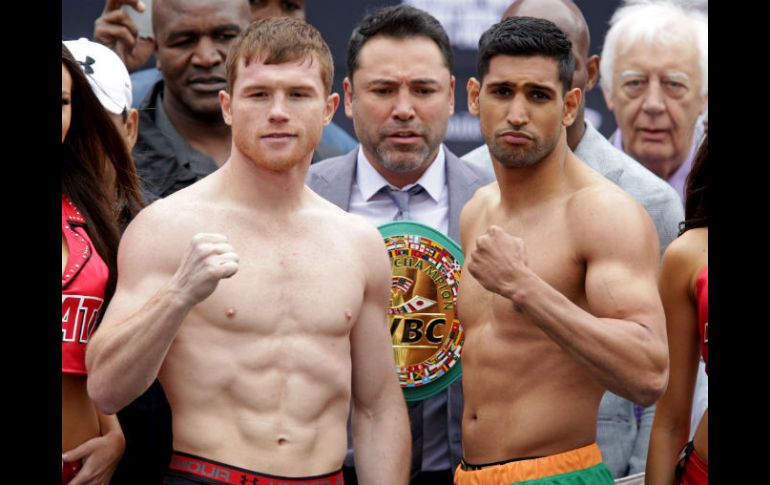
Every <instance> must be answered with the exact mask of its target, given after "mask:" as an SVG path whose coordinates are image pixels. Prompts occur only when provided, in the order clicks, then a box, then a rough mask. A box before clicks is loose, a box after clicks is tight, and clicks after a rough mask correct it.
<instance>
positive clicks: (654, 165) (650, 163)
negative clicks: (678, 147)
mask: <svg viewBox="0 0 770 485" xmlns="http://www.w3.org/2000/svg"><path fill="white" fill-rule="evenodd" d="M685 158H687V157H686V156H685ZM685 158H681V159H673V158H669V159H666V160H647V161H645V162H644V163H643V165H644V166H645V167H647V168H648V169H649V170H650V172H652V173H654V174H655V175H657V176H658V177H660V178H662V179H663V180H668V179H670V178H671V177H672V176H673V175H674V174H675V173H676V171H677V170H679V167H681V166H682V164H683V163H684V160H685Z"/></svg>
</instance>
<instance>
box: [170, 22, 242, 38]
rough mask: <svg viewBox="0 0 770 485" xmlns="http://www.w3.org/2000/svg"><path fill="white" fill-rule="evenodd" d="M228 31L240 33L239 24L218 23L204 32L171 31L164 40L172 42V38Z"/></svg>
mask: <svg viewBox="0 0 770 485" xmlns="http://www.w3.org/2000/svg"><path fill="white" fill-rule="evenodd" d="M229 31H235V32H238V33H240V32H241V26H240V25H238V24H225V25H218V26H216V27H214V28H213V29H212V30H211V31H206V32H199V31H197V30H178V31H176V32H171V33H170V34H168V36H166V42H173V41H174V40H176V39H178V38H180V37H201V36H203V35H208V34H209V33H210V34H211V35H218V34H221V33H224V32H229Z"/></svg>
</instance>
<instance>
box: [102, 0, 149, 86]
mask: <svg viewBox="0 0 770 485" xmlns="http://www.w3.org/2000/svg"><path fill="white" fill-rule="evenodd" d="M123 5H130V6H131V7H133V8H134V9H135V10H137V11H139V12H144V9H145V8H146V7H145V5H144V3H142V2H141V0H107V1H106V3H105V4H104V11H103V12H102V15H101V17H99V18H98V19H96V21H95V22H94V40H95V41H96V42H99V43H101V44H104V45H106V46H107V47H109V48H110V49H112V50H113V51H115V53H116V54H118V56H119V57H120V58H121V59H122V60H123V64H125V65H126V69H128V72H133V71H136V70H137V69H139V68H140V67H142V66H143V65H144V64H145V63H146V62H147V60H148V59H149V58H150V56H151V55H152V52H153V50H154V49H155V42H154V40H153V38H140V37H139V35H138V31H137V29H136V25H135V24H134V21H133V20H131V18H130V17H129V16H128V14H126V12H124V11H123V10H122V9H121V7H122V6H123Z"/></svg>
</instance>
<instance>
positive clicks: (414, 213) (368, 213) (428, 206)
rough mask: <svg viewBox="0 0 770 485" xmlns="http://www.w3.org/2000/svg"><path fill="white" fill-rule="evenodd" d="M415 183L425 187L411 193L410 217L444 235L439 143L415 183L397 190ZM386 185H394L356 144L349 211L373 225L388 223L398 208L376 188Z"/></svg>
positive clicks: (443, 167) (442, 158) (442, 160)
mask: <svg viewBox="0 0 770 485" xmlns="http://www.w3.org/2000/svg"><path fill="white" fill-rule="evenodd" d="M417 184H420V185H421V186H422V188H423V189H425V190H424V191H423V192H421V193H419V194H417V195H413V196H412V197H411V198H410V200H409V213H410V214H411V220H414V221H416V222H421V223H423V224H425V225H428V226H430V227H433V228H435V229H437V230H439V231H440V232H442V233H443V234H447V232H449V191H448V190H447V185H446V154H445V153H444V146H443V145H439V150H438V153H437V154H436V159H435V160H434V161H433V163H431V164H430V166H429V167H428V169H427V170H425V173H423V174H422V176H421V177H420V178H419V179H418V180H417V182H415V183H413V184H407V185H405V186H404V187H401V189H400V190H409V189H410V188H411V187H413V186H415V185H417ZM386 185H389V186H391V187H393V188H397V187H395V186H393V185H392V184H389V183H388V181H387V180H385V177H383V176H382V175H380V173H379V172H378V171H377V170H376V169H375V168H374V167H373V166H372V164H371V163H369V161H368V160H367V159H366V155H364V151H363V149H362V148H361V146H360V145H359V147H358V158H357V160H356V177H355V179H354V180H353V187H352V190H351V193H350V211H349V212H350V213H351V214H357V215H359V216H363V217H364V218H365V219H366V220H367V221H369V222H370V223H372V224H374V225H375V226H379V225H381V224H384V223H386V222H391V221H392V220H393V218H394V217H395V216H396V214H397V213H398V207H397V206H396V203H395V202H393V199H391V198H390V196H388V195H387V194H385V193H382V192H380V189H382V187H384V186H386Z"/></svg>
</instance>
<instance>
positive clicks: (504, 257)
mask: <svg viewBox="0 0 770 485" xmlns="http://www.w3.org/2000/svg"><path fill="white" fill-rule="evenodd" d="M468 271H470V272H471V274H472V275H473V277H474V278H476V280H477V281H478V282H479V283H480V284H481V285H482V286H483V287H484V288H486V289H487V290H489V291H491V292H494V293H497V294H499V295H502V296H504V297H506V298H510V297H511V295H512V293H513V291H514V290H515V289H516V286H517V282H518V280H519V279H520V278H521V277H522V276H523V275H524V274H528V273H530V270H529V267H528V266H527V251H526V248H525V247H524V241H522V240H521V239H520V238H518V237H515V236H511V235H510V234H508V233H507V232H505V231H504V230H502V229H501V228H499V227H498V226H490V228H489V229H487V232H486V233H485V234H483V235H481V236H479V238H478V239H476V247H475V249H474V250H473V251H471V254H470V256H469V257H468Z"/></svg>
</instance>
